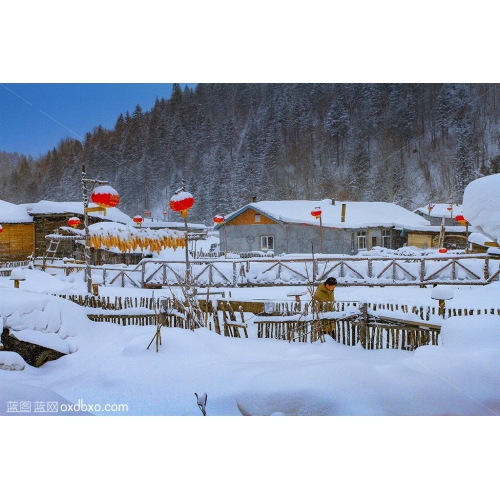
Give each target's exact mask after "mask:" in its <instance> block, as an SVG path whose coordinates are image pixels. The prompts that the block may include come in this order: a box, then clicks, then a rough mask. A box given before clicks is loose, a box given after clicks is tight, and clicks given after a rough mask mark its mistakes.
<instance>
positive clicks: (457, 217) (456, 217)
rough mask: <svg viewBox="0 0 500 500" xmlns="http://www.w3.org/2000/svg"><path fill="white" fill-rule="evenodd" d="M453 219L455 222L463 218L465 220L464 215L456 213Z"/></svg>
mask: <svg viewBox="0 0 500 500" xmlns="http://www.w3.org/2000/svg"><path fill="white" fill-rule="evenodd" d="M455 220H456V221H457V222H462V221H463V220H465V217H464V216H463V215H457V216H455Z"/></svg>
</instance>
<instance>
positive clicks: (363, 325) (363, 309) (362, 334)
mask: <svg viewBox="0 0 500 500" xmlns="http://www.w3.org/2000/svg"><path fill="white" fill-rule="evenodd" d="M359 311H360V313H361V320H360V322H359V341H360V342H361V345H362V346H363V348H364V349H366V330H367V326H368V314H367V311H368V306H367V304H366V302H365V303H363V304H361V306H360V308H359Z"/></svg>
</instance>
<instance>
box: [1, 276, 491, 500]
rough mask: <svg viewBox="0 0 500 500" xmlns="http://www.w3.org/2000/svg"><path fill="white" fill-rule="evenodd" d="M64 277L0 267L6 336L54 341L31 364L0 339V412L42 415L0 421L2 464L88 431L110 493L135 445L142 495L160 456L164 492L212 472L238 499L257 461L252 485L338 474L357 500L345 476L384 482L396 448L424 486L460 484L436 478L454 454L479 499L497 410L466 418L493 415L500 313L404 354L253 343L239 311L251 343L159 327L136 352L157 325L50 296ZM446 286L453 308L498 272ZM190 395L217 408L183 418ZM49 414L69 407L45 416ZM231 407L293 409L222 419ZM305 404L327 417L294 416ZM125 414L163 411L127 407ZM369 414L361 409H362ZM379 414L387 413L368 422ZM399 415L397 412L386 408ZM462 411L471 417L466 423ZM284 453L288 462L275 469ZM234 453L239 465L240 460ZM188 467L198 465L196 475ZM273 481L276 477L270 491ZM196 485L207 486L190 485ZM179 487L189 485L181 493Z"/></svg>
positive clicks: (315, 483) (385, 292)
mask: <svg viewBox="0 0 500 500" xmlns="http://www.w3.org/2000/svg"><path fill="white" fill-rule="evenodd" d="M75 276H76V278H74V279H73V280H72V282H68V281H62V280H61V279H60V278H59V277H58V276H51V275H50V274H48V273H44V272H41V271H37V270H26V271H25V277H26V280H25V281H22V282H21V284H20V288H19V289H14V288H13V283H12V281H11V280H10V279H9V278H7V277H2V278H0V316H2V318H3V323H4V325H5V326H8V327H9V328H11V330H12V331H13V332H14V333H15V334H16V335H17V336H18V337H19V338H24V339H26V340H29V339H31V340H32V341H35V339H37V340H38V342H40V343H45V344H46V345H47V346H49V347H57V346H58V347H59V349H60V350H62V351H64V352H67V354H66V355H65V356H63V357H61V358H59V359H58V360H55V361H50V362H48V363H46V364H44V365H43V366H42V367H41V368H34V367H32V366H30V365H28V364H27V363H25V362H23V360H22V359H20V357H19V356H18V355H17V354H16V353H13V352H5V351H4V352H1V351H0V366H1V367H2V368H4V369H1V370H0V405H2V407H1V408H0V411H1V413H2V415H4V416H7V415H11V416H21V415H25V416H27V415H30V416H45V417H49V418H45V419H19V418H18V419H8V422H9V425H10V428H11V429H14V431H13V432H10V433H9V436H8V437H7V442H8V445H7V447H6V448H5V447H4V450H5V453H7V455H6V456H8V457H9V460H11V459H14V460H16V463H30V464H32V468H34V470H36V468H37V466H36V463H37V462H36V460H34V459H33V460H32V459H31V458H30V457H32V456H33V455H30V453H32V452H30V451H29V448H28V446H29V445H30V443H37V444H36V449H37V450H44V449H45V448H46V447H48V448H47V449H46V450H45V452H44V453H45V454H47V455H50V456H51V457H53V458H52V460H53V461H54V460H57V458H58V457H59V456H60V454H64V453H67V449H68V447H69V448H71V449H75V450H78V453H80V452H83V450H87V449H88V447H89V443H90V444H91V443H96V442H99V443H100V444H99V450H106V453H103V452H102V451H100V453H99V454H98V455H97V456H95V455H91V456H92V459H91V460H92V463H93V468H95V469H96V470H100V471H101V472H100V473H99V474H101V475H103V476H107V475H108V473H109V472H110V471H113V472H114V474H116V477H117V478H120V479H117V481H118V483H117V485H116V486H115V487H114V488H113V490H114V491H115V488H116V490H117V491H123V495H125V496H127V495H129V494H130V489H127V488H125V486H124V485H123V484H122V479H121V478H123V477H124V474H125V476H126V475H127V472H125V473H124V471H128V473H130V474H131V475H132V477H134V476H133V471H132V469H131V468H130V464H129V462H128V461H127V459H126V457H128V456H130V455H131V454H134V451H133V450H139V449H140V450H141V451H142V453H144V452H145V453H146V454H147V457H148V463H149V464H150V465H151V466H150V468H148V471H147V472H150V473H151V475H152V477H151V478H148V477H145V478H144V483H145V484H143V482H142V481H133V484H134V488H133V491H135V492H136V493H137V494H141V495H144V494H148V492H149V494H152V493H153V491H152V489H151V488H152V487H151V484H158V478H159V477H163V476H162V475H164V474H165V473H167V475H168V472H166V471H165V467H167V465H166V464H169V467H170V469H172V468H175V470H176V471H178V473H177V474H176V475H175V477H171V478H170V479H169V480H168V486H167V489H169V488H177V489H178V490H179V489H180V490H183V489H184V488H185V489H186V490H191V489H194V490H196V489H197V488H198V484H199V483H200V481H201V482H202V485H206V484H210V485H212V488H214V487H216V485H218V484H219V482H220V481H222V482H223V483H224V484H223V485H221V486H219V487H218V490H219V491H221V492H223V494H225V495H227V496H229V495H233V494H235V493H234V492H235V491H238V489H239V488H238V486H236V485H235V484H234V481H236V482H237V483H238V484H240V487H241V485H243V490H242V492H241V493H238V496H243V497H244V498H249V497H255V496H256V495H259V494H261V493H259V492H261V489H260V488H258V487H257V486H256V484H254V481H248V479H249V476H250V475H253V474H256V473H257V471H258V475H259V484H262V483H261V482H260V481H264V482H266V481H269V482H271V481H274V482H273V484H274V486H273V488H274V489H273V491H275V492H276V494H278V493H279V492H280V491H281V492H285V491H286V492H288V494H292V496H293V497H294V498H295V497H297V498H299V497H301V496H304V495H309V494H311V493H315V492H316V493H318V494H321V493H322V492H324V491H325V489H328V488H330V486H331V488H332V494H333V493H334V492H335V491H336V489H338V488H339V486H340V484H343V491H346V489H347V491H350V493H349V494H348V495H347V498H357V495H358V494H361V491H362V490H363V488H365V487H366V488H368V487H367V486H366V485H365V484H364V483H363V482H361V483H359V482H358V479H359V475H361V476H362V475H363V467H365V466H366V467H368V468H369V471H367V472H366V474H365V477H373V478H374V480H379V479H380V478H379V474H383V475H386V476H387V477H388V481H389V476H390V469H391V464H393V466H392V467H394V469H393V470H397V469H399V470H406V469H405V468H404V466H403V465H401V458H402V457H405V460H406V461H409V462H408V467H409V468H410V470H413V469H414V468H415V467H416V468H417V470H419V471H422V472H423V471H427V472H425V475H429V474H430V475H431V476H433V475H434V473H435V475H436V480H437V481H438V483H439V484H438V485H436V486H435V488H434V489H433V491H434V492H439V491H441V492H442V493H443V494H444V493H446V492H449V491H450V489H451V490H453V491H455V490H456V489H458V487H456V485H451V486H446V479H445V477H443V475H444V476H446V475H448V476H451V475H454V474H455V473H456V472H455V471H456V469H457V467H458V468H460V467H462V466H463V464H464V463H465V462H464V460H466V463H467V471H468V473H475V474H476V476H477V477H479V478H480V480H478V483H476V482H475V481H474V482H473V483H474V484H471V480H470V479H468V481H467V486H468V488H466V489H467V491H469V492H471V494H472V493H474V495H475V496H479V497H480V498H483V497H485V496H486V497H487V492H489V489H488V485H489V484H490V483H491V477H494V471H493V470H492V468H493V465H492V464H494V463H495V462H494V460H490V461H486V463H484V461H483V460H482V459H481V458H482V457H483V456H484V453H485V451H484V450H483V446H485V445H486V446H487V447H488V448H491V450H492V451H491V452H492V453H493V454H494V450H495V444H498V433H497V432H496V427H493V426H494V425H495V424H496V419H494V418H493V419H484V418H482V419H481V421H480V422H479V421H478V420H477V418H480V417H483V416H492V417H496V416H498V414H499V413H500V389H499V388H500V368H499V364H498V359H499V355H500V316H497V315H484V314H482V315H479V316H468V317H460V318H448V319H446V320H444V321H443V326H442V331H441V336H440V345H439V346H426V347H420V348H418V349H417V350H415V351H413V352H410V351H400V350H375V351H365V350H364V349H363V348H362V347H360V346H355V347H348V346H343V345H340V344H337V343H336V342H334V341H333V340H332V341H327V342H325V343H313V344H311V343H289V342H287V341H281V340H273V339H257V338H256V335H255V327H254V326H253V324H252V317H251V315H247V319H248V322H249V325H250V329H249V334H250V338H248V339H244V338H243V339H238V338H226V337H222V336H219V335H217V334H215V333H214V332H212V331H210V330H209V329H206V328H200V329H198V330H195V331H190V330H182V329H178V328H163V329H162V345H161V346H160V347H159V351H158V352H156V349H155V343H153V344H152V345H151V347H150V348H149V349H147V347H148V345H149V344H150V342H151V340H152V339H153V336H154V334H155V331H156V328H155V327H153V326H141V327H138V326H125V327H124V326H120V325H114V324H107V323H94V322H92V321H90V320H89V319H88V318H87V315H86V313H87V311H86V310H85V309H84V308H82V307H80V306H77V305H76V304H73V303H72V302H70V301H68V300H65V299H61V298H58V297H54V296H50V295H48V294H50V293H54V294H57V293H70V292H71V291H73V292H79V293H85V291H86V284H85V283H84V282H83V273H78V274H77V275H75ZM452 288H453V294H454V298H453V299H452V300H453V302H454V305H455V306H456V307H465V306H467V307H470V308H481V309H484V308H497V306H498V297H499V294H500V284H499V283H493V284H491V285H487V286H484V287H471V286H467V287H459V286H456V287H452ZM299 289H304V287H302V288H301V287H275V288H272V287H270V288H265V287H264V288H252V289H244V288H238V289H232V290H229V289H225V290H224V291H225V293H226V296H229V292H231V296H232V298H235V299H236V298H242V299H243V298H254V299H256V298H265V299H268V300H279V301H281V300H290V297H287V294H288V293H290V292H291V291H297V290H299ZM101 292H102V295H109V296H111V297H113V296H116V295H117V294H123V295H128V296H134V295H135V296H152V294H153V291H151V290H138V289H133V288H125V289H122V288H117V287H112V288H105V287H103V288H101ZM154 293H156V294H159V293H168V291H165V290H162V291H161V292H160V291H158V290H155V291H154ZM335 293H336V299H337V300H360V301H369V302H383V301H385V302H391V301H393V302H397V303H399V304H401V303H407V304H409V305H411V304H414V305H423V306H425V305H427V304H432V303H434V304H435V300H433V299H432V298H431V295H432V289H422V288H412V287H383V288H378V287H373V288H370V287H366V288H365V287H339V288H337V290H336V292H335ZM156 296H158V295H156ZM304 300H305V299H304ZM195 393H197V394H198V395H202V394H203V393H206V394H207V404H206V413H207V416H209V417H216V416H217V417H219V418H210V419H199V418H188V417H201V416H202V413H201V411H200V409H199V407H198V405H197V398H196V396H195ZM88 414H92V415H96V416H107V417H111V418H106V419H89V418H85V419H83V421H82V420H81V416H82V415H88ZM56 415H57V416H62V415H64V416H70V415H71V416H76V417H77V418H76V419H75V418H72V419H56V418H55V416H56ZM241 415H260V416H284V415H294V416H296V418H295V419H284V418H278V419H268V418H263V417H260V418H254V419H245V420H243V421H242V420H241V419H231V420H227V418H224V417H228V416H241ZM313 415H314V416H315V415H326V416H331V417H333V416H336V417H337V418H327V419H325V420H323V419H322V420H315V419H313V420H309V419H306V418H307V417H308V416H313ZM51 416H52V417H53V418H50V417H51ZM79 416H80V418H78V417H79ZM119 416H129V418H127V419H120V418H118V417H119ZM138 416H141V417H144V416H168V418H167V419H166V420H165V419H160V420H158V419H144V418H141V419H139V420H137V418H134V417H138ZM368 416H371V417H372V418H363V419H360V417H368ZM383 416H384V417H386V418H384V419H381V417H383ZM396 416H399V417H403V416H405V418H398V419H396V420H395V419H394V417H396ZM417 416H435V418H432V419H430V418H424V419H416V418H415V417H417ZM437 416H448V418H446V419H442V418H437ZM451 416H464V417H465V416H466V417H468V418H467V420H463V419H457V418H456V417H455V418H451ZM473 416H476V419H474V420H472V421H471V420H470V418H471V417H473ZM113 417H115V418H113ZM180 417H185V418H180ZM304 419H306V420H304ZM3 421H4V422H6V423H7V420H3ZM11 422H12V424H11ZM237 422H241V423H237ZM47 434H48V435H49V436H50V437H46V435H47ZM41 436H45V437H44V438H42V437H41ZM21 443H22V444H21ZM42 443H43V444H42ZM391 450H392V451H391ZM464 450H467V453H474V452H477V453H478V455H477V458H476V459H474V460H472V459H470V458H468V459H467V458H462V459H459V457H461V456H463V453H464ZM85 453H91V450H89V451H88V452H87V451H86V452H85ZM108 453H109V454H111V455H113V456H114V457H115V458H114V461H113V464H109V462H108V461H107V460H106V459H105V457H108ZM450 453H451V455H452V456H451V457H450V456H449V455H450ZM479 454H480V455H479ZM156 455H158V456H159V457H161V458H160V460H159V461H158V460H155V459H153V457H155V456H156ZM35 456H38V454H37V455H35ZM292 456H293V457H294V460H293V463H290V464H289V466H288V467H284V466H283V464H287V463H289V461H290V457H292ZM398 457H399V458H398ZM75 460H77V459H76V458H75ZM82 460H83V459H82ZM87 460H88V459H87ZM297 461H299V462H298V463H297ZM302 461H303V463H302ZM83 462H84V463H85V460H83ZM471 462H472V463H471ZM71 463H75V462H73V461H71V460H70V462H69V463H64V462H61V463H59V466H58V474H59V475H63V476H64V477H71V474H72V470H71ZM116 464H119V468H118V469H117V468H116V467H117V465H116ZM238 464H240V465H238ZM241 464H246V466H245V467H243V469H242V467H241ZM275 464H278V467H279V470H280V471H281V472H282V473H283V470H288V469H289V472H290V474H291V475H290V476H286V477H283V478H282V479H277V478H276V477H275V474H274V473H273V470H274V471H276V465H275ZM349 464H352V467H353V468H354V470H356V471H357V472H356V473H355V472H354V471H351V467H350V466H349ZM363 464H364V465H363ZM418 464H420V465H418ZM478 464H481V466H480V467H479V465H478ZM193 468H194V469H193ZM299 469H300V470H302V471H303V474H306V475H310V477H311V481H310V482H309V481H305V480H304V478H302V480H303V481H301V483H300V484H301V486H300V488H297V487H293V484H297V483H296V480H294V479H293V475H294V474H296V473H297V471H298V470H299ZM340 469H347V471H348V472H347V473H343V474H342V477H336V474H335V470H340ZM188 470H196V471H198V472H197V473H196V474H194V476H193V474H192V473H191V474H190V473H188ZM349 471H351V472H349ZM377 471H378V472H377ZM384 471H385V472H384ZM214 474H215V475H216V477H219V476H220V479H218V480H216V479H215V478H214ZM217 475H218V476H217ZM318 476H319V477H318ZM39 477H40V476H39ZM227 477H231V478H233V482H231V483H230V484H231V485H233V486H231V487H230V486H229V484H227V479H225V478H227ZM481 478H482V479H481ZM106 479H107V480H109V478H107V477H106ZM276 481H277V483H276ZM281 481H283V482H284V484H282V486H281V487H278V485H279V484H280V482H281ZM290 482H291V483H292V484H290ZM432 482H433V481H431V483H432ZM309 483H310V484H309ZM382 483H384V484H385V481H382ZM389 483H390V484H387V485H386V486H385V489H386V490H387V491H388V492H389V494H391V493H392V494H393V495H396V496H397V495H398V491H399V489H398V488H396V487H395V484H399V485H400V486H399V488H403V487H406V486H408V487H411V490H412V495H410V496H411V497H415V495H417V494H418V496H421V495H424V494H426V495H427V494H428V491H427V489H426V488H424V486H423V485H424V484H426V483H425V482H422V481H416V483H415V481H413V480H412V474H410V473H409V476H408V477H407V480H404V479H401V478H399V479H396V480H395V481H389ZM306 484H307V486H306ZM462 484H463V483H462ZM405 485H406V486H405ZM108 486H109V483H108ZM109 487H110V486H109ZM234 488H236V490H235V489H234ZM462 489H463V488H462ZM200 491H201V494H208V493H209V492H207V491H206V489H204V487H203V486H202V487H201V490H200ZM363 491H365V490H363ZM368 491H371V490H370V488H368ZM231 492H232V493H231ZM191 496H193V497H197V496H198V494H190V496H188V498H191ZM396 496H394V498H395V497H396ZM404 496H406V494H404ZM431 496H432V495H431ZM82 498H83V496H82Z"/></svg>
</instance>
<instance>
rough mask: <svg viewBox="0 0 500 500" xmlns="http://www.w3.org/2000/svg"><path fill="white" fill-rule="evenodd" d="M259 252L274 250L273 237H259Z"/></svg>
mask: <svg viewBox="0 0 500 500" xmlns="http://www.w3.org/2000/svg"><path fill="white" fill-rule="evenodd" d="M260 249H261V250H274V236H261V237H260Z"/></svg>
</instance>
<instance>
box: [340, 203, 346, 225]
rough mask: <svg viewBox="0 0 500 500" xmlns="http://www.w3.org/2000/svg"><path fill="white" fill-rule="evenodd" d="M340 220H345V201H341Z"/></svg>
mask: <svg viewBox="0 0 500 500" xmlns="http://www.w3.org/2000/svg"><path fill="white" fill-rule="evenodd" d="M340 222H345V203H342V212H341V213H340Z"/></svg>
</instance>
